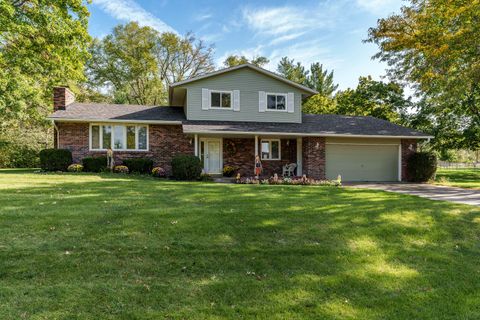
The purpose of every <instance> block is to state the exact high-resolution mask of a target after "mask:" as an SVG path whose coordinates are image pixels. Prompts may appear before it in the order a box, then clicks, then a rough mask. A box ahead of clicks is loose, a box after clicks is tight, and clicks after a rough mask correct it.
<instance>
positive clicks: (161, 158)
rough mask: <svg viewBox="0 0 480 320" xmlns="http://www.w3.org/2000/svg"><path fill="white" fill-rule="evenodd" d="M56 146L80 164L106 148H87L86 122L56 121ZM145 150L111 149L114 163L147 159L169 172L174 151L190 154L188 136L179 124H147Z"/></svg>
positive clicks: (102, 153) (191, 146)
mask: <svg viewBox="0 0 480 320" xmlns="http://www.w3.org/2000/svg"><path fill="white" fill-rule="evenodd" d="M57 127H58V130H59V139H58V140H59V141H58V148H62V149H69V150H70V151H72V156H73V161H74V163H81V161H82V159H83V158H85V157H88V156H95V155H99V156H100V155H106V151H89V141H88V138H89V136H88V134H89V124H88V123H66V122H63V123H62V122H60V123H57ZM148 138H149V143H150V145H149V151H145V152H141V151H140V152H135V151H114V157H115V163H116V164H120V163H121V162H122V159H127V158H151V159H152V160H153V161H154V164H155V165H156V166H161V167H163V168H164V169H165V170H166V171H167V173H168V174H170V173H171V161H172V159H173V157H174V156H175V155H177V154H193V153H194V147H193V144H190V141H191V138H189V137H187V136H186V135H184V134H183V132H182V127H181V126H179V125H149V137H148Z"/></svg>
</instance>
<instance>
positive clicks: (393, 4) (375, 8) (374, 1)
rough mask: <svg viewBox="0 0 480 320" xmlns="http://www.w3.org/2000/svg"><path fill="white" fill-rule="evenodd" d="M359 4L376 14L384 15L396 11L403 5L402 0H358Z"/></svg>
mask: <svg viewBox="0 0 480 320" xmlns="http://www.w3.org/2000/svg"><path fill="white" fill-rule="evenodd" d="M356 2H357V5H358V6H359V7H360V8H362V9H364V10H366V11H368V12H370V13H372V14H375V15H379V14H380V15H383V14H387V13H390V12H394V11H396V10H397V9H398V8H400V7H401V5H402V0H356Z"/></svg>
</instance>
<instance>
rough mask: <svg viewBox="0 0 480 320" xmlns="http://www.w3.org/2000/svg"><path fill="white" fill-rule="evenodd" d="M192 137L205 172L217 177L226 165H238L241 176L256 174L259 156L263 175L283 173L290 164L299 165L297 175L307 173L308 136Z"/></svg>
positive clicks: (198, 135) (296, 170)
mask: <svg viewBox="0 0 480 320" xmlns="http://www.w3.org/2000/svg"><path fill="white" fill-rule="evenodd" d="M193 138H194V150H195V155H196V156H198V157H199V158H200V160H201V161H202V164H203V167H204V170H205V172H206V173H208V174H211V175H214V176H220V175H222V173H223V168H224V167H225V166H232V167H234V168H236V173H240V175H241V176H253V175H254V169H255V156H256V155H259V156H260V159H261V162H262V167H263V171H262V174H261V176H262V177H271V176H273V175H274V174H275V173H276V174H277V175H278V176H281V175H282V171H283V166H284V165H286V164H291V163H295V164H296V168H295V171H294V174H295V175H296V176H301V175H302V174H304V173H305V171H304V152H305V148H304V146H303V145H304V140H305V139H308V138H302V137H295V136H282V137H279V136H273V135H249V136H239V135H230V136H229V135H222V136H218V135H200V134H196V135H194V137H193ZM307 143H308V142H307ZM323 149H324V148H323ZM308 158H309V157H308V155H307V159H308ZM323 158H324V157H323ZM315 178H323V177H320V176H318V177H315Z"/></svg>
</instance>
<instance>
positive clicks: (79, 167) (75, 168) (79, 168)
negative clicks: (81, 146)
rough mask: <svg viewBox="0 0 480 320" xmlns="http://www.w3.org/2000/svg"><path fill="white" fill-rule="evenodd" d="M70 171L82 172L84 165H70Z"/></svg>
mask: <svg viewBox="0 0 480 320" xmlns="http://www.w3.org/2000/svg"><path fill="white" fill-rule="evenodd" d="M67 171H68V172H82V171H83V166H82V165H81V164H78V163H74V164H71V165H69V166H68V168H67Z"/></svg>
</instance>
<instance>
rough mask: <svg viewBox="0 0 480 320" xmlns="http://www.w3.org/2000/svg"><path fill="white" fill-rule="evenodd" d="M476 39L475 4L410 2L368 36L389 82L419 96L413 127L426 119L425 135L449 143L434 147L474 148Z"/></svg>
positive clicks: (478, 9)
mask: <svg viewBox="0 0 480 320" xmlns="http://www.w3.org/2000/svg"><path fill="white" fill-rule="evenodd" d="M479 34H480V1H478V0H474V1H444V0H428V1H425V0H410V2H409V4H408V5H406V6H403V7H402V8H401V12H400V13H399V14H395V15H392V16H390V17H388V18H385V19H380V20H379V21H378V24H377V26H376V27H374V28H370V30H369V37H368V39H367V40H366V41H368V42H372V43H375V44H377V45H378V46H379V49H380V51H379V52H378V53H377V54H376V55H375V56H374V57H375V58H378V59H380V60H382V61H385V62H387V63H388V65H389V66H390V69H389V72H388V74H389V76H390V77H391V78H392V79H395V80H398V81H406V82H408V83H411V84H413V85H414V87H415V89H416V90H417V93H418V95H419V96H425V98H424V104H423V105H422V106H421V109H420V114H418V117H419V118H420V119H419V120H418V121H423V122H425V121H424V120H425V119H426V118H430V122H431V126H430V129H431V130H433V131H436V132H438V133H439V134H440V135H443V136H445V135H447V136H448V137H450V138H448V139H446V140H444V141H443V142H440V141H437V143H438V144H439V145H441V144H445V145H450V146H456V147H464V148H469V149H474V148H478V143H479V141H480V133H479V130H478V127H480V95H479V91H480V89H479V81H480V54H479V51H478V48H480V37H479ZM454 131H456V134H455V136H456V138H454V137H453V136H454V135H452V133H453V132H454ZM439 138H440V136H437V139H439ZM445 138H446V137H445Z"/></svg>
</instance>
